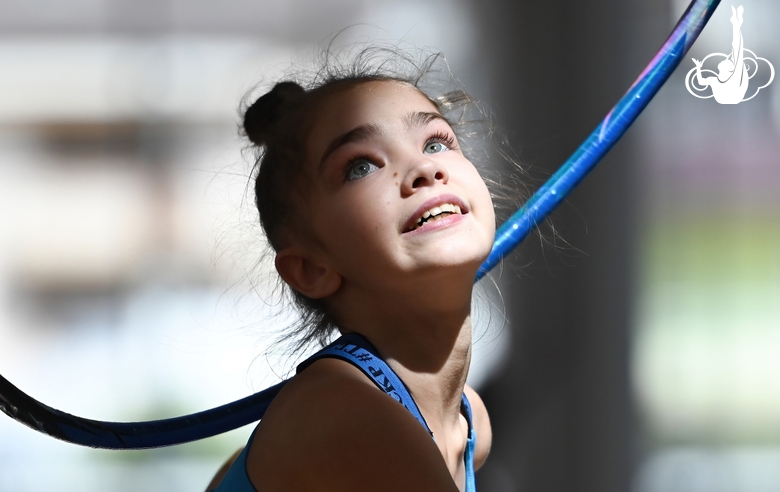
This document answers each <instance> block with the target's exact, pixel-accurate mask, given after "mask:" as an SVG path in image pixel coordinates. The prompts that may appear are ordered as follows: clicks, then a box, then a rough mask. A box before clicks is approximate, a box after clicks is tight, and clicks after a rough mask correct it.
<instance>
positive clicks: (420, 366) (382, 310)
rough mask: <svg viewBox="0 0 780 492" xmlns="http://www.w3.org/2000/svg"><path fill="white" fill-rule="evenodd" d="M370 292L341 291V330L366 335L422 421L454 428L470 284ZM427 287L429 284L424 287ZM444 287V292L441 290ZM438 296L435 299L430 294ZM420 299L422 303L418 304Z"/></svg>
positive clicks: (465, 354)
mask: <svg viewBox="0 0 780 492" xmlns="http://www.w3.org/2000/svg"><path fill="white" fill-rule="evenodd" d="M411 283H412V284H414V285H415V288H412V289H410V288H409V284H407V285H406V286H405V287H404V288H403V289H398V290H395V291H393V290H390V291H388V289H383V291H382V292H381V293H374V292H370V291H366V290H365V289H364V288H361V289H354V290H351V289H348V288H345V289H343V290H342V291H341V292H340V293H339V296H338V298H337V299H335V301H336V305H335V306H334V307H337V308H338V307H341V306H350V309H348V310H338V309H337V310H336V311H337V312H341V313H347V314H345V315H342V316H339V317H338V322H339V326H340V327H341V328H342V331H344V332H348V331H354V332H358V333H360V334H362V335H364V336H366V337H367V338H368V339H369V340H370V341H371V343H372V344H373V345H374V346H375V347H376V348H377V350H378V351H379V354H380V355H381V357H382V358H383V359H384V360H385V361H386V362H387V363H388V364H389V365H390V367H391V368H392V369H393V370H394V371H395V372H396V373H397V374H398V376H399V377H400V378H401V379H402V380H403V381H404V383H406V385H407V386H408V387H409V390H410V391H411V393H412V396H413V397H414V399H415V401H416V402H417V405H418V406H419V407H420V410H421V411H422V412H423V414H424V415H426V418H429V419H430V418H435V419H437V420H439V421H440V422H441V423H442V424H445V425H447V424H454V423H455V422H456V421H457V419H458V418H459V414H460V401H461V394H462V392H463V387H464V385H465V384H466V376H467V375H468V369H469V363H470V361H471V317H470V310H471V293H472V286H473V284H472V282H471V281H470V279H469V280H468V282H460V285H458V284H456V283H454V282H446V283H441V282H436V285H438V287H436V288H435V287H434V286H433V285H431V284H428V283H427V282H411ZM426 284H427V285H426ZM442 285H446V286H447V287H446V288H441V286H442ZM431 292H436V295H431ZM421 300H423V301H421Z"/></svg>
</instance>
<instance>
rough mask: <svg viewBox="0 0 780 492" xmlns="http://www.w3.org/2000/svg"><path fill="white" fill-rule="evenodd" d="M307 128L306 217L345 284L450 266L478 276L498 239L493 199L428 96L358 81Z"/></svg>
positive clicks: (371, 285) (387, 281) (377, 282)
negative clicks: (480, 266)
mask: <svg viewBox="0 0 780 492" xmlns="http://www.w3.org/2000/svg"><path fill="white" fill-rule="evenodd" d="M309 135H310V136H309V139H308V140H307V148H306V149H305V151H306V167H305V172H306V174H307V175H308V176H307V178H308V179H307V181H308V182H309V183H310V186H309V187H307V193H308V195H307V199H306V202H307V207H306V208H307V212H308V215H309V217H308V218H309V219H310V220H307V222H308V223H309V224H310V233H311V235H312V239H313V242H314V243H316V247H317V248H318V250H319V252H320V253H321V254H322V255H324V258H326V261H327V262H328V263H329V265H331V266H332V267H333V268H335V270H336V271H337V272H338V273H339V274H340V275H341V276H342V279H343V280H342V282H343V284H344V283H346V284H347V285H352V286H358V288H368V289H378V290H381V289H382V288H387V287H390V286H392V285H393V284H396V283H397V284H398V285H402V284H403V283H404V282H409V281H411V280H412V279H413V278H415V277H414V275H413V274H416V273H426V272H441V271H445V270H448V269H449V270H450V271H452V270H453V269H455V270H461V271H462V272H463V273H464V274H465V275H467V276H469V277H468V280H469V281H472V280H473V276H474V275H475V274H476V271H477V269H478V268H479V265H480V264H481V263H482V262H483V261H484V259H485V258H486V257H487V255H488V254H489V252H490V249H491V247H492V245H493V239H494V235H495V216H494V213H493V204H492V201H491V199H490V195H489V193H488V190H487V188H486V186H485V183H484V181H483V180H482V178H481V177H480V175H479V174H478V173H477V170H476V169H475V167H474V166H473V165H472V164H471V162H470V161H469V160H468V159H466V158H465V157H464V156H463V153H462V152H461V151H460V149H459V147H458V143H457V139H456V137H455V134H454V132H453V131H452V128H450V125H449V124H448V123H447V122H446V121H445V120H444V119H443V118H442V117H441V115H440V114H439V112H438V110H437V109H436V107H435V106H434V104H432V103H431V101H430V100H428V98H426V97H425V96H424V95H423V94H422V93H420V92H419V91H418V90H417V89H416V88H414V87H412V86H410V85H408V84H405V83H401V82H394V81H375V82H366V83H362V84H360V85H357V86H354V87H352V88H349V89H347V90H343V91H338V92H336V93H335V94H332V95H331V96H328V99H327V100H325V101H324V102H323V103H322V104H321V106H320V107H319V108H318V110H317V113H316V119H315V121H314V124H313V125H312V127H311V131H310V134H309ZM410 274H412V276H411V277H410Z"/></svg>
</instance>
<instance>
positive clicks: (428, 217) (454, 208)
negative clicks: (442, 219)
mask: <svg viewBox="0 0 780 492" xmlns="http://www.w3.org/2000/svg"><path fill="white" fill-rule="evenodd" d="M445 213H449V214H460V213H461V210H460V206H458V205H453V204H452V203H443V204H441V205H439V206H436V207H433V208H432V209H430V210H427V211H425V213H423V214H422V216H421V217H420V218H419V219H417V224H416V227H415V229H416V228H419V227H422V225H423V224H424V223H426V222H428V221H433V220H436V219H437V218H438V216H439V215H441V214H445Z"/></svg>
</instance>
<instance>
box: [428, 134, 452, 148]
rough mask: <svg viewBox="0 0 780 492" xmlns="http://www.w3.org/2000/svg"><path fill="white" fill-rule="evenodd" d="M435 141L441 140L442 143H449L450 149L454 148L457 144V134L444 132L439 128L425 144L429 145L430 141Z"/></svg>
mask: <svg viewBox="0 0 780 492" xmlns="http://www.w3.org/2000/svg"><path fill="white" fill-rule="evenodd" d="M434 141H435V142H441V143H443V144H445V145H447V148H448V149H450V150H453V149H455V147H456V145H455V136H454V135H452V134H451V133H445V132H443V131H441V130H439V131H437V132H436V133H434V134H433V135H431V138H429V139H428V140H427V141H426V142H425V145H428V144H429V143H431V142H434Z"/></svg>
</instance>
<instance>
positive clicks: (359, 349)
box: [213, 333, 477, 492]
mask: <svg viewBox="0 0 780 492" xmlns="http://www.w3.org/2000/svg"><path fill="white" fill-rule="evenodd" d="M326 357H332V358H336V359H341V360H344V361H347V362H349V363H350V364H353V365H354V366H355V367H357V368H358V369H360V370H361V371H362V372H363V373H364V374H365V375H366V376H367V377H368V378H369V379H370V380H372V381H373V382H374V384H376V385H377V387H379V389H381V390H382V391H384V392H385V393H387V394H388V395H390V396H392V397H393V398H394V399H395V400H397V401H398V402H399V403H401V404H402V405H403V406H404V407H406V409H407V410H409V412H411V414H412V415H413V416H414V417H415V418H416V419H417V420H418V421H419V422H420V424H421V425H422V426H423V427H424V428H425V430H427V431H428V433H429V434H431V436H433V433H431V430H430V428H429V427H428V424H427V422H425V418H423V416H422V414H421V413H420V410H419V408H417V404H416V403H415V402H414V399H413V398H412V395H411V393H409V389H408V388H407V387H406V385H405V384H404V382H403V381H401V379H400V378H399V377H398V375H396V374H395V372H393V370H392V369H391V368H390V366H388V365H387V363H385V361H383V360H382V359H381V358H379V356H378V355H377V353H376V349H375V348H374V346H373V345H371V342H369V341H368V340H366V339H365V337H363V336H362V335H358V334H357V333H348V334H346V335H343V336H341V337H340V338H339V339H338V340H336V341H335V342H333V343H331V344H330V345H328V346H327V347H325V348H324V349H322V350H320V351H319V352H317V353H316V354H314V355H313V356H311V357H309V358H308V359H306V360H305V361H304V362H303V363H302V364H301V365H299V366H298V372H301V371H302V370H304V369H306V368H307V367H308V366H310V365H311V364H312V363H313V362H314V361H315V360H318V359H322V358H326ZM461 409H462V412H463V414H464V416H465V417H466V421H467V422H468V426H469V436H468V441H467V443H466V451H465V453H464V456H463V459H464V462H465V465H466V492H476V483H475V480H474V445H475V444H476V440H477V436H476V433H475V431H474V426H473V425H472V416H471V405H469V400H468V398H466V395H465V394H464V395H463V396H462V398H461ZM253 439H254V434H253V435H252V437H250V438H249V442H248V443H247V445H246V447H245V448H244V450H243V451H241V454H239V455H238V457H237V458H236V460H235V462H233V464H232V465H231V467H230V469H229V470H228V472H227V473H226V474H225V477H224V478H223V479H222V481H221V482H220V483H219V485H218V486H217V488H216V489H213V492H258V490H257V489H256V488H255V487H254V486H253V485H252V482H250V481H249V475H248V474H247V470H246V459H247V455H248V453H249V448H250V447H251V446H252V440H253Z"/></svg>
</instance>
